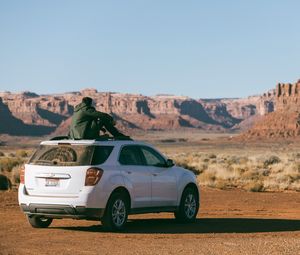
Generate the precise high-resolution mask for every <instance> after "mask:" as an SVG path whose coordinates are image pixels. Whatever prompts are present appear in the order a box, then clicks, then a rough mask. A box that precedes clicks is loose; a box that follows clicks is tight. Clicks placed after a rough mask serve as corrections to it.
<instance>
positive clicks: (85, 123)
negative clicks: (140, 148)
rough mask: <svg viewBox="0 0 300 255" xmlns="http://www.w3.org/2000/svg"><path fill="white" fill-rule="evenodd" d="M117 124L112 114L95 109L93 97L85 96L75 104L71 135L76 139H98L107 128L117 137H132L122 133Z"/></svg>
mask: <svg viewBox="0 0 300 255" xmlns="http://www.w3.org/2000/svg"><path fill="white" fill-rule="evenodd" d="M115 124H116V122H115V121H114V119H113V117H112V116H110V115H109V114H107V113H104V112H99V111H97V110H96V109H95V107H94V106H93V99H92V98H90V97H84V98H83V99H82V102H81V103H80V104H78V105H76V106H75V110H74V114H73V117H72V123H71V126H70V132H69V137H70V138H71V139H75V140H78V139H97V138H100V131H106V130H107V131H108V132H110V133H111V134H112V136H113V137H115V138H116V139H130V137H129V136H125V135H124V134H122V133H121V132H120V131H119V130H118V129H117V128H116V127H115Z"/></svg>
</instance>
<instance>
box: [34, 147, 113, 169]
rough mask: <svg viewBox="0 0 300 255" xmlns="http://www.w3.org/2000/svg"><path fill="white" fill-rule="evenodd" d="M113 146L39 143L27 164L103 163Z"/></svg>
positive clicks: (69, 164) (68, 164)
mask: <svg viewBox="0 0 300 255" xmlns="http://www.w3.org/2000/svg"><path fill="white" fill-rule="evenodd" d="M112 149H113V146H95V145H70V144H63V145H61V144H59V145H40V147H39V148H38V149H37V150H36V152H35V153H34V154H33V156H32V157H31V159H30V160H29V162H28V164H32V165H47V166H83V165H99V164H103V163H104V162H105V161H106V160H107V158H108V157H109V155H110V153H111V151H112Z"/></svg>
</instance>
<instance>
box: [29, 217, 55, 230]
mask: <svg viewBox="0 0 300 255" xmlns="http://www.w3.org/2000/svg"><path fill="white" fill-rule="evenodd" d="M27 218H28V221H29V223H30V225H31V226H32V227H34V228H47V227H49V226H50V224H51V223H52V221H53V219H49V218H44V217H42V216H27Z"/></svg>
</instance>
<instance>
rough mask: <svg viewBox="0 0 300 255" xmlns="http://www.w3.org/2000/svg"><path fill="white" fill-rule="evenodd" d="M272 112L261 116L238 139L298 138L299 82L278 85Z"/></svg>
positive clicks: (299, 119) (299, 115) (299, 133)
mask: <svg viewBox="0 0 300 255" xmlns="http://www.w3.org/2000/svg"><path fill="white" fill-rule="evenodd" d="M274 105H275V108H274V111H273V112H271V113H269V114H266V115H265V116H263V117H262V118H261V119H260V120H259V121H257V122H256V123H255V125H254V126H253V127H252V128H250V129H249V130H248V131H247V132H245V133H244V134H242V135H241V136H240V137H241V138H244V139H257V138H259V139H261V138H271V139H277V138H294V137H300V80H298V81H297V82H296V83H294V84H291V83H285V84H284V83H279V84H277V87H276V90H275V100H274Z"/></svg>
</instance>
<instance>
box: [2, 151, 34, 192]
mask: <svg viewBox="0 0 300 255" xmlns="http://www.w3.org/2000/svg"><path fill="white" fill-rule="evenodd" d="M30 154H31V151H25V150H17V151H13V152H8V153H6V154H5V153H2V154H0V155H2V156H0V176H1V178H0V190H5V189H7V188H15V187H16V186H17V185H18V184H19V183H20V168H21V167H22V166H23V164H24V162H25V161H27V159H28V156H29V155H30Z"/></svg>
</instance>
